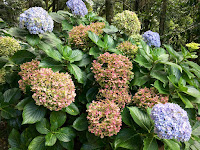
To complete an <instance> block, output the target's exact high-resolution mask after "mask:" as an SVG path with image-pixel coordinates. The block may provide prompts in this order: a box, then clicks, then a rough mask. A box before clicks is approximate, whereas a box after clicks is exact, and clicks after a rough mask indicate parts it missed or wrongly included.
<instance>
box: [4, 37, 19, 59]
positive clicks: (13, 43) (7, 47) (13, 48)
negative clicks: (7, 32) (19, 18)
mask: <svg viewBox="0 0 200 150" xmlns="http://www.w3.org/2000/svg"><path fill="white" fill-rule="evenodd" d="M20 49H21V46H20V44H19V43H18V41H17V40H15V39H14V38H12V37H8V36H6V37H0V57H1V56H7V57H10V56H12V55H14V53H15V52H17V51H18V50H20Z"/></svg>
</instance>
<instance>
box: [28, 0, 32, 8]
mask: <svg viewBox="0 0 200 150" xmlns="http://www.w3.org/2000/svg"><path fill="white" fill-rule="evenodd" d="M28 5H29V6H28V7H29V8H31V7H33V0H29V3H28Z"/></svg>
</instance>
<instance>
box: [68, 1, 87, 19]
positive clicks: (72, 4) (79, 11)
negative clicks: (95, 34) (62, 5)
mask: <svg viewBox="0 0 200 150" xmlns="http://www.w3.org/2000/svg"><path fill="white" fill-rule="evenodd" d="M66 5H67V7H68V8H69V9H71V11H72V13H73V14H74V15H78V16H85V15H87V14H88V10H87V7H86V5H85V3H84V2H83V1H82V0H68V1H67V2H66Z"/></svg>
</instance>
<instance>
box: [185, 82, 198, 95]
mask: <svg viewBox="0 0 200 150" xmlns="http://www.w3.org/2000/svg"><path fill="white" fill-rule="evenodd" d="M185 87H186V88H187V90H186V91H183V92H184V93H186V94H188V95H191V96H193V97H197V98H199V97H200V91H199V90H197V89H196V88H195V87H193V86H189V85H188V86H185Z"/></svg>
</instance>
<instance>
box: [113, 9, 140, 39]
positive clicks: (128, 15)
mask: <svg viewBox="0 0 200 150" xmlns="http://www.w3.org/2000/svg"><path fill="white" fill-rule="evenodd" d="M113 24H114V25H115V26H116V27H117V28H118V29H119V30H121V31H123V32H124V33H126V34H127V35H135V34H139V32H140V29H141V23H140V21H139V19H138V17H137V15H136V13H135V12H132V11H129V10H125V11H123V12H122V13H118V14H117V15H116V16H115V17H114V18H113Z"/></svg>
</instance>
